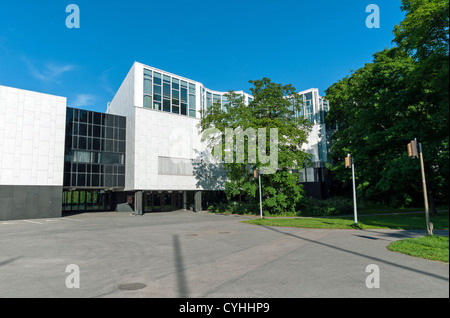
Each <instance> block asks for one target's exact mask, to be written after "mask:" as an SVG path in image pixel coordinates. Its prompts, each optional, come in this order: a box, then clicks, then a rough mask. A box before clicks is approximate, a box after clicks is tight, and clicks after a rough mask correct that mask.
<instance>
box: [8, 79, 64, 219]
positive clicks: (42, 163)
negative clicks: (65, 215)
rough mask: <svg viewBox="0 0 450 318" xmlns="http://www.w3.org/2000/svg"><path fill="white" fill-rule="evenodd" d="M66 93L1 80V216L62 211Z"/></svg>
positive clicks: (55, 214) (50, 214) (23, 216)
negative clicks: (29, 88)
mask: <svg viewBox="0 0 450 318" xmlns="http://www.w3.org/2000/svg"><path fill="white" fill-rule="evenodd" d="M65 120H66V98H64V97H59V96H53V95H48V94H41V93H36V92H31V91H26V90H22V89H16V88H11V87H6V86H0V220H11V219H26V218H38V217H58V216H61V207H62V186H63V169H64V168H63V167H64V166H63V165H64V140H65Z"/></svg>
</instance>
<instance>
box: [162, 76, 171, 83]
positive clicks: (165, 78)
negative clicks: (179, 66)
mask: <svg viewBox="0 0 450 318" xmlns="http://www.w3.org/2000/svg"><path fill="white" fill-rule="evenodd" d="M163 81H164V83H168V84H169V85H170V76H167V75H164V76H163Z"/></svg>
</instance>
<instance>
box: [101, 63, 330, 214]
mask: <svg viewBox="0 0 450 318" xmlns="http://www.w3.org/2000/svg"><path fill="white" fill-rule="evenodd" d="M227 93H228V92H218V91H213V90H210V89H208V88H207V87H205V86H204V85H203V84H202V83H200V82H197V81H194V80H191V79H188V78H184V77H181V76H178V75H175V74H172V73H169V72H166V71H163V70H159V69H156V68H154V67H151V66H148V65H144V64H141V63H137V62H135V63H134V64H133V66H132V68H131V70H130V71H129V72H128V75H127V76H126V78H125V80H124V81H123V83H122V85H121V86H120V88H119V90H118V92H117V93H116V95H115V97H114V99H113V100H112V102H111V103H110V104H109V106H108V109H107V113H109V114H116V115H121V116H126V117H127V127H128V128H127V140H126V141H127V149H126V157H127V160H126V182H125V191H131V192H137V193H138V196H139V199H138V201H139V202H140V196H142V195H143V196H144V197H147V196H151V197H152V198H150V199H148V200H147V199H144V202H147V201H148V204H147V203H144V206H143V207H142V209H143V210H145V209H146V208H145V205H149V206H151V205H152V203H151V201H152V200H154V198H155V195H156V197H157V198H158V199H159V198H160V197H161V193H172V194H171V195H170V196H171V197H172V198H170V200H171V204H176V205H179V206H181V205H182V206H183V207H186V205H187V204H188V205H191V204H192V203H193V202H192V198H191V200H190V199H189V196H188V194H189V193H191V194H192V192H193V191H194V192H197V193H198V195H200V191H211V190H223V189H224V187H223V178H222V177H221V176H220V174H219V173H214V171H204V170H208V169H203V170H202V169H197V170H198V171H195V170H196V168H198V167H196V166H195V163H194V162H195V159H197V158H199V157H200V156H201V155H202V153H204V152H205V151H206V145H205V144H203V143H202V142H201V138H200V134H199V128H198V127H197V125H198V124H199V121H200V118H201V112H200V111H201V110H206V109H208V108H209V107H210V106H211V105H212V104H214V103H216V102H221V103H222V104H225V103H226V102H227V98H226V94H227ZM236 93H238V94H242V95H243V96H244V97H245V101H246V103H249V102H251V101H252V99H253V98H252V96H251V95H249V94H247V93H245V92H243V91H237V92H236ZM300 94H301V95H302V96H303V99H304V107H303V109H302V112H303V113H302V114H298V115H299V116H300V115H302V116H306V117H307V118H310V120H311V121H312V122H313V123H314V127H313V131H312V132H311V134H310V136H309V140H308V144H306V145H304V148H305V149H306V150H307V151H308V152H310V153H311V154H312V156H313V162H314V167H311V168H306V169H305V170H304V171H301V172H300V177H301V180H302V181H303V182H305V183H311V184H310V185H312V184H313V183H314V184H316V186H317V185H318V186H319V188H320V182H321V181H323V173H322V170H323V164H322V162H324V161H326V160H327V145H326V135H325V124H324V113H325V112H326V111H327V110H328V104H327V103H326V102H324V101H323V99H322V98H321V97H320V96H319V94H318V89H309V90H306V91H303V92H300ZM202 168H205V167H202ZM210 170H214V169H210ZM312 190H313V191H315V192H317V191H319V192H320V191H321V190H320V189H319V190H317V189H312ZM187 192H188V193H187ZM176 193H181V194H179V195H177V194H176ZM181 196H182V198H181ZM174 197H175V198H174ZM199 199H200V198H199ZM177 200H178V202H177ZM180 201H182V202H180ZM203 201H204V200H203ZM166 203H167V202H166ZM157 205H158V206H160V203H158V204H157ZM140 208H141V207H140V206H138V209H140ZM200 208H201V207H200V205H198V208H197V209H200Z"/></svg>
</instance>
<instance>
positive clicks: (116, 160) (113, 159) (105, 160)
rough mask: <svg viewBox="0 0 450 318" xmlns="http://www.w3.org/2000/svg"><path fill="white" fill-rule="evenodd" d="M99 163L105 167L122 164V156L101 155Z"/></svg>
mask: <svg viewBox="0 0 450 318" xmlns="http://www.w3.org/2000/svg"><path fill="white" fill-rule="evenodd" d="M98 155H99V162H100V163H101V164H104V165H114V164H122V158H121V156H123V155H121V154H118V153H106V152H102V153H99V154H98Z"/></svg>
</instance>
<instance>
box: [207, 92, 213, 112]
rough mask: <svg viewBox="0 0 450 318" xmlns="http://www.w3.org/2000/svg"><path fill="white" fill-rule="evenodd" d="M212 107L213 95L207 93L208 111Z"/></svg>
mask: <svg viewBox="0 0 450 318" xmlns="http://www.w3.org/2000/svg"><path fill="white" fill-rule="evenodd" d="M211 106H212V94H211V93H210V92H206V109H209V108H210V107H211Z"/></svg>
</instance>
